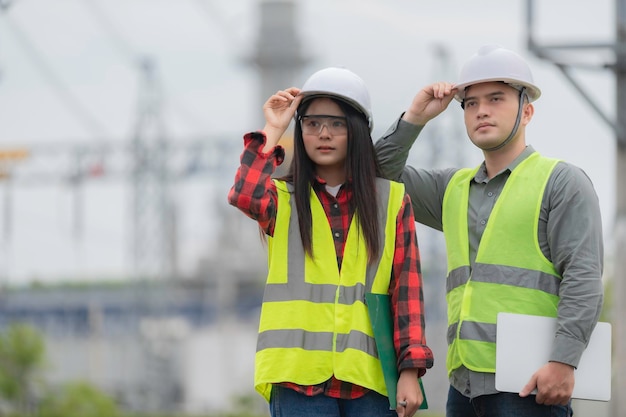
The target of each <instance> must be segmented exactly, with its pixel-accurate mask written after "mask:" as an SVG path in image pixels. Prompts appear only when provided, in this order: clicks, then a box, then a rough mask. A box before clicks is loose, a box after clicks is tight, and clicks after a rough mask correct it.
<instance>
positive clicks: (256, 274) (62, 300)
mask: <svg viewBox="0 0 626 417" xmlns="http://www.w3.org/2000/svg"><path fill="white" fill-rule="evenodd" d="M617 3H618V13H617V15H618V43H616V44H615V45H613V46H612V47H611V48H613V51H615V52H616V56H617V57H618V59H617V60H616V62H615V63H614V65H611V66H609V68H610V69H613V70H614V71H615V73H616V74H617V76H618V90H619V91H625V92H626V85H624V83H625V82H626V81H625V78H624V77H625V75H624V71H625V68H626V61H625V60H626V46H624V45H625V44H624V43H625V42H626V29H625V22H624V21H625V20H626V19H625V15H626V6H624V4H625V0H618V1H617ZM530 4H531V1H530V0H529V5H530ZM259 8H260V10H259V16H260V20H259V22H260V24H259V32H258V36H257V37H256V40H255V47H254V51H255V53H254V55H252V56H249V57H247V58H246V62H247V63H248V64H249V65H250V66H251V68H252V69H253V71H251V73H254V74H255V75H256V76H258V83H257V86H258V88H259V90H258V99H257V102H256V107H257V108H259V109H260V107H261V104H262V103H263V102H264V101H265V99H266V98H267V97H268V96H269V95H271V94H273V93H274V92H275V91H276V90H278V89H281V88H284V87H285V86H289V85H294V84H295V83H296V81H297V80H298V79H299V77H300V76H302V75H303V74H301V71H302V69H303V67H304V66H305V64H306V63H307V62H310V60H311V59H312V57H309V56H304V55H303V54H302V52H301V51H302V48H301V44H300V39H299V34H298V32H297V31H296V29H295V27H296V26H295V22H297V20H298V16H297V2H296V1H295V0H293V1H288V0H261V1H260V2H259ZM530 15H531V12H530V7H529V16H530ZM530 23H531V22H529V26H530ZM529 49H530V50H531V51H532V52H536V53H538V54H539V56H542V57H544V58H548V59H550V56H549V55H546V52H547V51H548V50H547V49H545V48H543V49H542V48H540V47H539V45H538V44H536V43H535V42H534V41H533V40H532V39H529ZM431 52H432V53H433V58H434V59H433V62H434V64H435V66H434V68H433V72H434V73H436V74H440V77H442V78H445V77H444V76H447V77H448V78H449V79H454V78H455V74H453V73H451V71H454V70H455V69H456V65H455V64H454V63H452V57H451V56H450V54H449V52H448V51H447V49H446V47H445V46H444V45H438V46H436V47H435V49H433V50H432V51H431ZM559 68H560V69H561V70H563V68H564V66H563V63H561V64H560V66H559ZM137 73H138V76H139V80H140V85H141V89H140V97H139V98H138V106H137V116H136V123H135V126H134V128H133V135H132V137H131V138H129V140H128V141H126V142H123V143H110V142H94V143H89V144H85V143H61V144H57V145H38V144H33V145H32V146H26V147H24V148H22V149H7V150H0V180H1V181H2V184H3V185H4V188H5V192H4V194H3V195H4V201H3V202H2V203H1V204H3V214H4V217H3V219H2V230H3V235H2V237H1V239H2V244H3V245H5V246H6V245H9V244H10V240H11V233H12V228H11V224H12V210H11V206H12V201H11V195H12V193H11V190H12V189H14V188H17V187H27V186H30V185H33V184H37V185H41V184H58V183H68V184H71V186H72V187H73V189H74V194H75V206H74V207H75V210H74V222H75V223H74V226H75V227H74V232H75V234H76V236H77V237H80V235H81V233H82V218H83V213H82V210H83V205H82V201H81V195H82V194H81V190H82V188H83V187H84V186H85V184H86V183H88V182H96V181H117V182H120V183H124V184H127V185H129V188H130V189H131V195H132V202H131V205H130V207H128V213H129V216H128V217H129V219H130V227H131V229H132V234H131V236H132V238H131V239H130V242H129V248H128V251H129V253H130V254H131V259H132V263H133V274H132V275H131V276H129V279H128V281H127V282H122V283H116V284H113V285H111V284H108V285H103V284H93V285H90V284H87V283H85V284H84V285H79V286H57V287H44V288H37V287H34V288H28V289H24V288H23V289H0V291H1V292H0V329H3V328H5V327H6V326H7V325H8V324H9V323H11V322H14V321H25V322H30V323H33V324H35V325H36V326H37V327H39V328H40V329H42V331H43V332H44V334H45V335H46V338H47V340H48V345H49V349H50V356H51V359H52V360H51V362H52V363H54V367H53V369H51V378H52V379H53V380H55V381H58V382H63V381H65V380H68V379H89V380H91V381H93V382H94V383H96V384H98V385H99V386H101V387H102V388H103V389H105V390H107V391H108V392H109V393H111V394H112V395H114V396H115V398H117V399H118V400H119V401H120V403H121V404H122V405H124V406H126V407H128V408H129V409H133V410H138V411H155V410H160V411H165V410H171V411H189V412H205V411H214V410H220V409H221V410H224V409H230V408H231V404H232V402H231V398H232V397H234V396H245V395H252V396H255V394H254V392H253V389H252V385H253V384H252V372H253V366H252V363H253V359H254V351H255V339H256V321H257V316H258V309H259V307H260V304H261V299H262V291H263V280H264V277H265V254H264V248H263V246H262V243H261V239H260V238H259V231H258V229H257V226H256V224H255V223H254V222H253V221H252V220H250V219H247V218H245V217H244V216H243V215H241V213H238V212H237V211H236V210H235V209H233V208H231V207H228V206H227V205H226V196H225V194H224V195H220V196H218V200H219V201H217V202H216V205H217V206H218V210H219V211H220V212H219V214H220V215H221V218H222V219H223V220H222V222H221V223H220V229H219V230H216V231H215V235H216V239H217V241H218V242H219V245H218V246H217V248H216V250H215V252H213V253H209V254H207V256H206V258H204V259H202V260H201V261H200V262H199V264H198V267H197V268H196V271H195V272H194V273H193V274H192V275H191V276H183V275H182V274H181V273H180V271H179V268H178V257H179V253H178V252H179V248H178V245H177V207H178V205H179V204H183V203H182V202H178V201H175V199H174V197H173V195H172V192H171V191H172V189H175V187H176V186H177V185H179V184H181V183H183V182H185V181H187V180H190V179H198V178H205V179H207V181H210V180H211V179H212V178H221V176H222V175H223V173H224V172H230V171H232V167H233V162H234V161H236V160H237V158H238V155H239V153H240V150H241V141H240V140H237V139H238V138H216V137H210V136H206V137H197V138H190V139H188V140H182V141H181V140H177V141H176V142H171V141H168V133H167V126H164V124H163V120H162V117H161V107H160V106H161V102H160V100H161V97H160V84H159V78H158V63H157V62H155V61H153V60H151V59H150V58H149V57H143V56H141V57H140V59H138V60H137ZM617 96H618V111H617V114H618V116H619V117H620V119H619V120H618V121H616V122H615V125H614V126H615V128H616V133H617V137H618V142H617V143H618V147H617V149H618V151H617V155H618V160H619V167H620V168H618V181H617V193H618V200H617V201H618V211H617V217H618V218H617V223H616V229H617V230H618V232H617V235H618V240H619V241H620V242H622V243H621V246H620V244H618V245H617V248H618V250H621V251H624V250H626V242H625V240H626V184H625V183H624V181H625V179H626V172H624V169H626V168H625V167H626V138H624V136H623V135H624V132H626V121H625V120H624V117H626V94H617ZM259 117H261V114H260V112H259ZM459 122H460V120H454V117H452V118H448V117H447V116H446V115H442V117H440V118H437V119H436V120H434V121H433V122H432V123H430V124H429V126H428V129H425V131H424V135H425V136H426V135H431V136H432V137H436V138H437V139H438V140H423V141H420V142H419V143H418V144H416V145H415V147H416V151H414V152H412V154H411V158H412V159H410V162H411V163H412V164H415V165H419V166H423V167H435V168H436V167H443V166H461V165H464V164H465V162H464V161H463V155H464V152H463V143H465V141H464V134H463V131H462V129H461V128H460V126H459V125H457V124H456V123H459ZM261 123H262V120H261V119H259V123H258V124H259V125H261ZM441 138H445V139H446V140H450V141H455V140H458V141H463V143H461V142H458V143H447V142H445V140H439V139H441ZM443 147H445V149H447V150H449V149H454V150H456V152H448V151H446V152H443V151H442V148H443ZM229 178H230V176H229ZM226 190H227V188H226V187H224V188H223V191H226ZM418 239H419V243H420V249H421V252H422V258H423V263H422V265H423V273H424V280H425V289H424V291H425V292H426V295H427V297H428V299H429V300H431V302H429V303H427V305H426V309H427V311H426V318H427V337H428V340H429V343H430V344H431V347H433V349H434V350H435V351H436V355H437V357H439V358H443V357H445V343H446V342H445V329H446V318H445V294H444V288H445V286H444V285H443V280H444V279H445V275H446V267H445V262H446V258H445V245H444V243H443V237H442V235H441V234H440V233H438V232H435V231H433V230H431V229H428V228H425V227H421V226H420V227H419V228H418ZM618 243H619V242H618ZM242 254H244V255H242ZM616 258H617V260H618V262H621V266H622V268H619V266H618V267H616V270H617V271H623V270H625V269H626V265H624V264H623V263H624V262H626V254H622V255H621V256H619V254H618V256H616ZM2 273H3V271H2V270H1V268H0V280H1V279H2V276H1V274H2ZM619 281H620V280H619V279H617V280H616V286H615V291H616V300H621V299H623V298H624V297H626V284H623V283H620V282H619ZM618 284H619V285H618ZM615 305H616V307H617V309H616V311H615V312H614V317H622V316H624V314H625V313H626V311H624V308H626V307H625V306H626V303H621V304H620V303H618V302H616V303H615ZM622 327H623V326H619V323H618V322H615V323H614V328H615V329H616V354H615V359H616V369H617V370H618V372H616V383H615V388H616V391H615V392H616V394H615V395H614V400H613V403H614V404H615V407H616V408H615V410H616V411H615V413H613V415H616V416H617V415H620V413H619V412H618V411H617V410H626V405H623V404H620V405H619V406H618V405H617V404H618V402H621V401H625V400H624V399H619V397H620V396H619V392H621V390H622V389H623V388H624V387H625V385H624V384H626V379H625V378H626V377H625V376H624V375H626V373H625V372H626V363H625V362H626V353H625V352H624V350H625V349H626V347H625V346H624V345H625V344H626V336H625V335H624V329H623V328H622ZM447 386H448V383H447V379H446V375H445V366H444V365H443V360H441V359H440V360H439V362H438V365H437V368H436V369H433V370H432V371H429V373H428V374H427V376H426V378H425V389H426V393H427V396H428V402H429V405H430V407H431V410H433V411H442V410H443V409H444V404H445V397H446V393H447ZM617 390H619V391H617ZM255 398H256V397H255Z"/></svg>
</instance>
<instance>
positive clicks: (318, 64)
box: [0, 0, 615, 284]
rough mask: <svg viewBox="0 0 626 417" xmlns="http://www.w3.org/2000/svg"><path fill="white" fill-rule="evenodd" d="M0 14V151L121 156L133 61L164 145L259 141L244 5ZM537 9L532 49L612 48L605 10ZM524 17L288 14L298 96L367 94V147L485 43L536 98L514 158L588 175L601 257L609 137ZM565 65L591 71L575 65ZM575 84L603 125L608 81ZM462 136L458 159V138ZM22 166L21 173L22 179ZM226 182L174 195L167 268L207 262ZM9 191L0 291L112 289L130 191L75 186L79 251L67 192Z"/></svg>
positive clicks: (321, 7) (406, 6)
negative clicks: (530, 85)
mask: <svg viewBox="0 0 626 417" xmlns="http://www.w3.org/2000/svg"><path fill="white" fill-rule="evenodd" d="M3 3H11V6H10V7H8V8H7V9H5V10H4V11H3V12H1V14H0V147H3V148H18V149H20V148H22V147H28V146H35V145H36V146H41V145H45V144H53V143H88V144H110V143H123V142H124V141H128V140H129V138H130V137H131V134H132V131H133V126H134V124H135V123H136V120H137V114H138V113H137V109H138V103H137V97H138V93H139V91H140V89H139V86H140V72H139V71H138V70H137V68H138V66H137V62H138V60H139V59H140V58H141V57H144V56H149V57H151V58H153V59H154V62H155V63H156V65H157V69H158V75H159V77H160V80H161V82H162V84H161V86H162V87H163V90H164V96H165V107H164V109H163V117H164V124H165V127H166V130H167V132H168V134H169V137H170V138H171V139H172V140H185V139H187V138H191V137H198V136H202V137H206V138H216V137H219V138H224V139H227V140H232V141H235V142H237V143H241V136H242V134H243V133H244V132H246V131H249V130H254V129H258V128H261V127H262V126H260V125H259V124H260V117H261V110H260V105H261V103H260V99H259V97H258V94H257V91H258V89H257V82H258V74H257V72H256V71H255V69H254V68H253V67H250V66H247V65H245V64H244V61H245V58H246V57H249V56H250V55H251V54H252V53H253V52H254V51H253V50H252V48H253V47H254V45H255V41H256V36H257V35H256V33H257V32H256V31H257V29H258V20H259V6H258V1H257V0H217V1H211V0H175V1H174V0H109V1H103V0H55V1H54V2H49V1H44V0H14V1H12V2H8V1H4V2H3ZM537 3H541V5H538V6H537V8H536V16H535V17H536V31H535V37H536V39H537V41H538V42H539V43H566V44H577V43H581V42H595V41H597V42H613V41H614V38H615V35H614V32H615V17H614V14H615V10H614V9H615V4H614V1H610V0H597V1H595V2H593V5H594V7H593V15H590V10H591V9H590V7H589V2H588V1H583V0H574V1H572V0H569V1H568V0H551V1H549V2H545V1H543V2H537ZM525 6H526V1H525V0H512V1H506V2H505V1H501V0H485V1H481V2H469V1H464V0H437V1H409V0H403V1H401V0H392V1H385V2H382V1H373V0H300V1H297V7H298V8H297V16H296V21H295V23H296V25H297V27H298V31H299V37H300V42H301V44H302V47H303V53H304V54H305V55H307V56H309V57H310V58H311V61H309V63H308V64H307V66H306V67H305V68H303V70H302V74H300V78H299V79H298V80H296V85H301V83H302V82H303V81H304V80H305V79H306V77H307V76H308V75H309V74H310V73H312V72H313V71H315V70H317V69H320V68H323V67H326V66H330V65H341V66H345V67H347V68H350V69H351V70H353V71H354V72H356V73H358V74H359V75H361V77H362V78H363V79H364V80H365V82H366V83H367V84H368V86H369V89H370V93H371V96H372V101H373V113H374V119H375V131H374V137H378V136H379V135H380V134H382V133H383V132H384V130H385V129H386V128H387V126H388V125H389V124H391V122H392V121H393V120H394V119H395V118H396V117H398V116H399V114H400V112H401V111H402V110H403V109H405V108H406V107H407V106H408V104H409V103H410V101H411V98H412V97H413V95H414V94H415V93H416V92H417V91H418V90H419V89H420V88H421V87H422V86H424V85H426V84H427V83H430V82H433V81H438V80H441V79H447V80H449V81H454V78H455V76H456V74H457V72H458V69H459V67H460V65H461V63H462V62H463V61H464V60H465V59H467V58H468V57H469V56H470V55H472V54H473V53H474V52H475V50H476V49H478V47H480V46H481V45H483V44H488V43H498V44H501V45H503V46H505V47H508V48H511V49H514V50H517V51H518V52H519V53H520V54H522V55H523V56H525V57H526V58H527V59H528V61H529V63H530V65H531V66H532V69H533V72H534V77H535V83H536V84H537V85H538V86H539V87H540V88H541V89H542V92H543V95H542V97H541V98H540V100H539V101H537V103H536V106H535V109H536V112H535V117H534V119H533V121H532V123H531V125H530V126H529V128H528V129H527V142H528V143H529V144H532V145H533V146H534V147H535V148H536V149H537V150H539V151H540V152H542V153H543V154H545V155H547V156H553V157H559V158H562V159H565V160H567V161H569V162H572V163H574V164H576V165H578V166H580V167H582V168H583V169H584V170H585V171H586V172H587V174H588V175H589V177H590V178H591V179H592V181H593V182H594V184H595V186H596V190H597V192H598V195H599V198H600V201H601V206H602V212H603V222H604V225H605V236H606V239H607V242H610V238H611V228H612V224H613V222H612V221H613V215H614V207H613V206H614V203H615V202H614V187H615V181H614V171H615V161H614V147H615V140H614V134H613V132H612V131H611V129H610V128H609V127H608V126H607V125H606V124H605V123H604V122H603V121H602V120H601V119H600V118H599V117H598V116H597V115H596V114H595V113H594V112H593V111H592V110H591V107H590V106H589V105H588V104H587V103H586V102H585V101H584V100H583V99H582V98H581V96H580V95H579V94H578V93H577V92H576V91H574V90H573V89H572V87H571V86H570V84H569V83H568V82H567V81H566V80H565V79H564V78H563V76H562V75H560V73H559V72H558V70H557V69H556V68H555V67H554V66H553V65H551V64H550V63H549V62H547V61H542V60H539V59H538V58H536V57H534V56H533V55H531V54H530V53H529V52H528V51H527V49H526V40H525V39H526V13H525ZM436 47H443V48H444V49H445V50H446V51H447V52H448V53H449V56H450V62H449V63H448V64H447V65H443V64H442V62H441V61H438V60H437V58H436V55H435V53H434V51H435V50H436ZM574 56H575V57H576V58H577V60H579V61H582V62H592V63H593V62H596V61H595V58H596V57H595V56H593V57H592V56H589V55H585V54H584V53H583V52H579V51H577V52H575V54H574ZM592 66H593V65H592ZM574 75H575V76H576V78H577V79H578V80H579V82H580V84H581V86H583V88H585V89H586V90H588V92H589V94H590V95H591V96H592V97H594V99H595V100H597V102H598V104H599V105H600V106H601V108H602V109H603V111H604V112H606V114H607V115H609V117H611V118H614V117H615V115H614V109H615V105H614V102H615V79H614V76H613V74H611V73H610V72H608V71H602V70H577V71H575V72H574ZM288 86H289V85H285V86H284V87H288ZM445 117H446V118H449V119H450V120H457V122H460V121H461V120H462V116H461V111H460V108H458V106H456V105H455V104H453V105H452V106H451V108H450V109H449V110H448V111H447V112H446V116H445ZM427 129H428V127H427ZM459 135H460V136H461V138H460V141H462V143H466V142H467V139H466V135H465V133H464V131H461V132H459ZM431 139H432V138H431V137H428V138H427V140H431ZM207 140H208V139H207ZM420 146H424V145H423V144H421V143H420ZM465 159H466V161H467V164H468V165H475V164H477V163H479V162H480V154H479V153H477V152H475V151H474V150H472V149H471V147H467V154H466V155H465ZM29 163H31V162H30V161H29V160H28V159H26V160H24V161H22V162H20V164H23V165H22V166H23V167H26V166H27V165H28V164H29ZM236 164H237V161H236V160H234V161H233V167H234V166H236ZM70 168H71V167H70V166H69V165H68V164H67V163H59V164H58V167H57V166H55V169H56V171H57V172H58V178H64V177H66V176H68V175H69V174H70V172H69V171H70ZM233 174H234V172H223V173H219V174H216V175H215V176H214V177H212V178H211V179H207V178H205V179H203V180H198V181H195V182H188V183H185V184H181V185H180V186H179V187H178V188H177V190H176V193H175V197H176V199H177V201H178V205H179V210H180V213H179V234H180V246H179V250H180V260H181V265H182V266H183V269H184V270H186V271H189V270H192V269H193V268H194V267H195V264H196V262H197V261H198V259H200V258H201V257H206V256H207V253H208V252H210V251H211V250H212V249H213V248H214V247H215V244H216V242H215V239H216V230H217V228H218V226H219V225H220V219H219V210H218V208H216V207H217V206H220V205H225V195H224V190H225V189H227V187H228V186H229V185H230V182H231V181H232V178H233ZM6 184H7V183H6V181H5V182H4V183H0V198H1V199H0V212H2V216H3V219H5V220H3V221H2V223H1V224H0V228H1V229H2V235H0V278H1V279H3V280H4V281H5V282H8V283H11V284H17V283H24V282H28V281H30V280H32V279H38V280H41V281H47V282H49V281H55V280H60V279H63V280H67V279H80V278H87V279H98V278H102V277H123V276H125V275H126V274H127V273H128V272H129V270H130V265H131V259H130V256H129V239H130V236H129V224H130V217H129V213H130V200H129V188H128V187H129V184H128V182H126V181H122V180H111V181H100V182H90V183H88V184H87V185H86V186H85V188H84V194H83V199H84V200H83V201H84V205H83V208H82V213H83V216H84V219H83V227H82V233H81V234H80V236H79V237H78V238H77V237H76V235H75V234H73V224H74V222H75V211H74V210H73V207H74V206H73V201H74V196H75V194H74V192H73V190H72V188H71V187H69V186H68V185H67V182H65V183H64V182H60V184H61V185H53V184H52V183H44V184H41V185H37V186H35V185H22V186H21V185H19V184H17V185H15V186H13V187H12V188H11V192H10V194H7V185H6ZM7 195H10V196H11V198H10V199H7V198H6V196H7ZM7 207H10V208H11V210H10V213H11V217H10V222H8V221H7V220H6V213H7ZM7 226H10V227H8V228H7Z"/></svg>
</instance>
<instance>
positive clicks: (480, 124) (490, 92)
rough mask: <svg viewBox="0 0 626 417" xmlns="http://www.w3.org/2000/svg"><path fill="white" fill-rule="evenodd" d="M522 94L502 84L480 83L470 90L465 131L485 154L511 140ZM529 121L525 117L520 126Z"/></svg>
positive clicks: (467, 91) (466, 104) (469, 88)
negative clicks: (510, 135)
mask: <svg viewBox="0 0 626 417" xmlns="http://www.w3.org/2000/svg"><path fill="white" fill-rule="evenodd" d="M519 94H520V93H519V91H518V90H516V89H515V88H513V87H511V86H509V85H507V84H505V83H502V82H486V83H479V84H474V85H471V86H469V87H468V88H467V89H466V91H465V109H464V115H465V128H466V129H467V135H468V136H469V138H470V140H471V141H472V143H474V145H476V146H477V147H479V148H480V149H483V150H486V149H490V148H493V147H496V146H498V145H499V144H501V143H502V142H503V141H504V140H505V139H506V138H507V137H508V136H509V134H510V133H511V131H512V130H513V127H514V126H515V120H516V117H517V111H518V106H519ZM524 106H530V104H524ZM528 121H530V118H528V119H527V120H526V119H525V118H524V117H523V118H522V121H521V122H520V126H523V125H525V124H526V123H528ZM520 130H521V129H520ZM518 135H519V131H518V133H517V134H516V136H518ZM512 141H515V139H513V140H512Z"/></svg>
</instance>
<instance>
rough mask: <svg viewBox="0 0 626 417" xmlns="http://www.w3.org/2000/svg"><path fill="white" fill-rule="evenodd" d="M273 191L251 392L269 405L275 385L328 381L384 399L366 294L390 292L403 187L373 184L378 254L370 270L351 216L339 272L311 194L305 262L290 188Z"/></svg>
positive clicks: (324, 222) (379, 181)
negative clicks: (272, 218) (272, 224)
mask: <svg viewBox="0 0 626 417" xmlns="http://www.w3.org/2000/svg"><path fill="white" fill-rule="evenodd" d="M275 184H276V189H277V193H278V212H277V215H276V225H275V228H274V237H273V238H270V239H269V240H268V266H269V272H268V276H267V282H266V286H265V293H264V296H263V305H262V307H261V319H260V325H259V336H258V341H257V352H256V356H255V376H254V380H255V381H254V385H255V388H256V390H257V391H258V392H259V393H260V394H261V395H262V396H263V397H265V399H267V400H268V401H269V398H270V393H271V384H273V383H280V382H292V383H296V384H299V385H316V384H320V383H322V382H324V381H327V380H328V379H329V378H330V377H331V376H332V375H334V376H335V377H336V378H338V379H339V380H341V381H346V382H350V383H353V384H356V385H359V386H362V387H365V388H368V389H371V390H374V391H377V392H379V393H381V394H383V395H387V390H386V388H385V383H384V378H383V374H382V368H381V365H380V361H379V359H378V352H377V350H376V345H375V341H374V337H373V332H372V327H371V323H370V320H369V317H368V312H367V307H366V305H365V294H366V293H367V292H373V293H377V294H386V293H387V292H388V289H389V281H390V278H391V273H392V268H393V256H394V250H395V241H396V218H397V215H398V213H399V211H400V208H401V206H402V201H403V199H404V185H402V184H400V183H396V182H391V181H387V180H383V179H377V181H376V187H377V197H376V203H377V204H378V207H379V219H378V220H379V227H380V231H381V247H382V249H381V253H380V255H379V257H378V259H376V260H375V262H373V263H371V264H369V265H368V262H367V260H368V253H367V246H366V244H365V241H364V239H363V238H362V233H359V230H360V226H359V224H358V221H357V216H354V217H353V219H352V223H351V224H350V229H349V231H348V236H347V241H346V245H345V249H344V257H343V262H342V265H341V271H340V270H339V268H338V266H337V254H336V252H335V243H334V240H333V235H332V232H331V229H330V225H329V222H328V218H327V216H326V214H325V212H324V209H323V207H322V204H321V202H320V201H319V199H318V197H317V195H316V194H315V192H314V191H313V190H311V199H310V200H311V214H312V223H313V227H312V245H313V255H314V257H315V259H311V257H310V256H309V255H308V254H305V252H304V249H303V247H302V242H301V239H300V229H299V227H298V218H297V217H298V216H297V212H296V208H295V201H294V200H295V199H293V198H291V195H292V193H293V188H292V187H291V185H289V184H287V183H285V182H283V181H277V180H275ZM292 213H293V215H292ZM383 245H384V246H383Z"/></svg>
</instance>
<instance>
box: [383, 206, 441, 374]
mask: <svg viewBox="0 0 626 417" xmlns="http://www.w3.org/2000/svg"><path fill="white" fill-rule="evenodd" d="M396 223H397V230H396V248H395V254H394V262H393V263H394V265H393V276H392V278H391V282H390V285H389V293H390V295H391V306H392V310H393V316H394V319H395V322H394V344H395V348H396V353H397V355H398V370H400V371H402V370H403V369H408V368H417V369H418V374H419V375H420V376H421V375H423V374H424V373H426V369H427V368H431V367H432V366H433V352H432V351H431V350H430V348H429V347H428V346H427V345H426V334H425V321H424V294H423V292H422V291H423V288H422V273H421V265H420V253H419V248H418V246H417V236H416V232H415V218H414V217H413V209H412V206H411V199H410V197H409V195H408V194H406V195H405V197H404V202H403V205H402V208H401V209H400V212H399V213H398V217H397V222H396Z"/></svg>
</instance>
